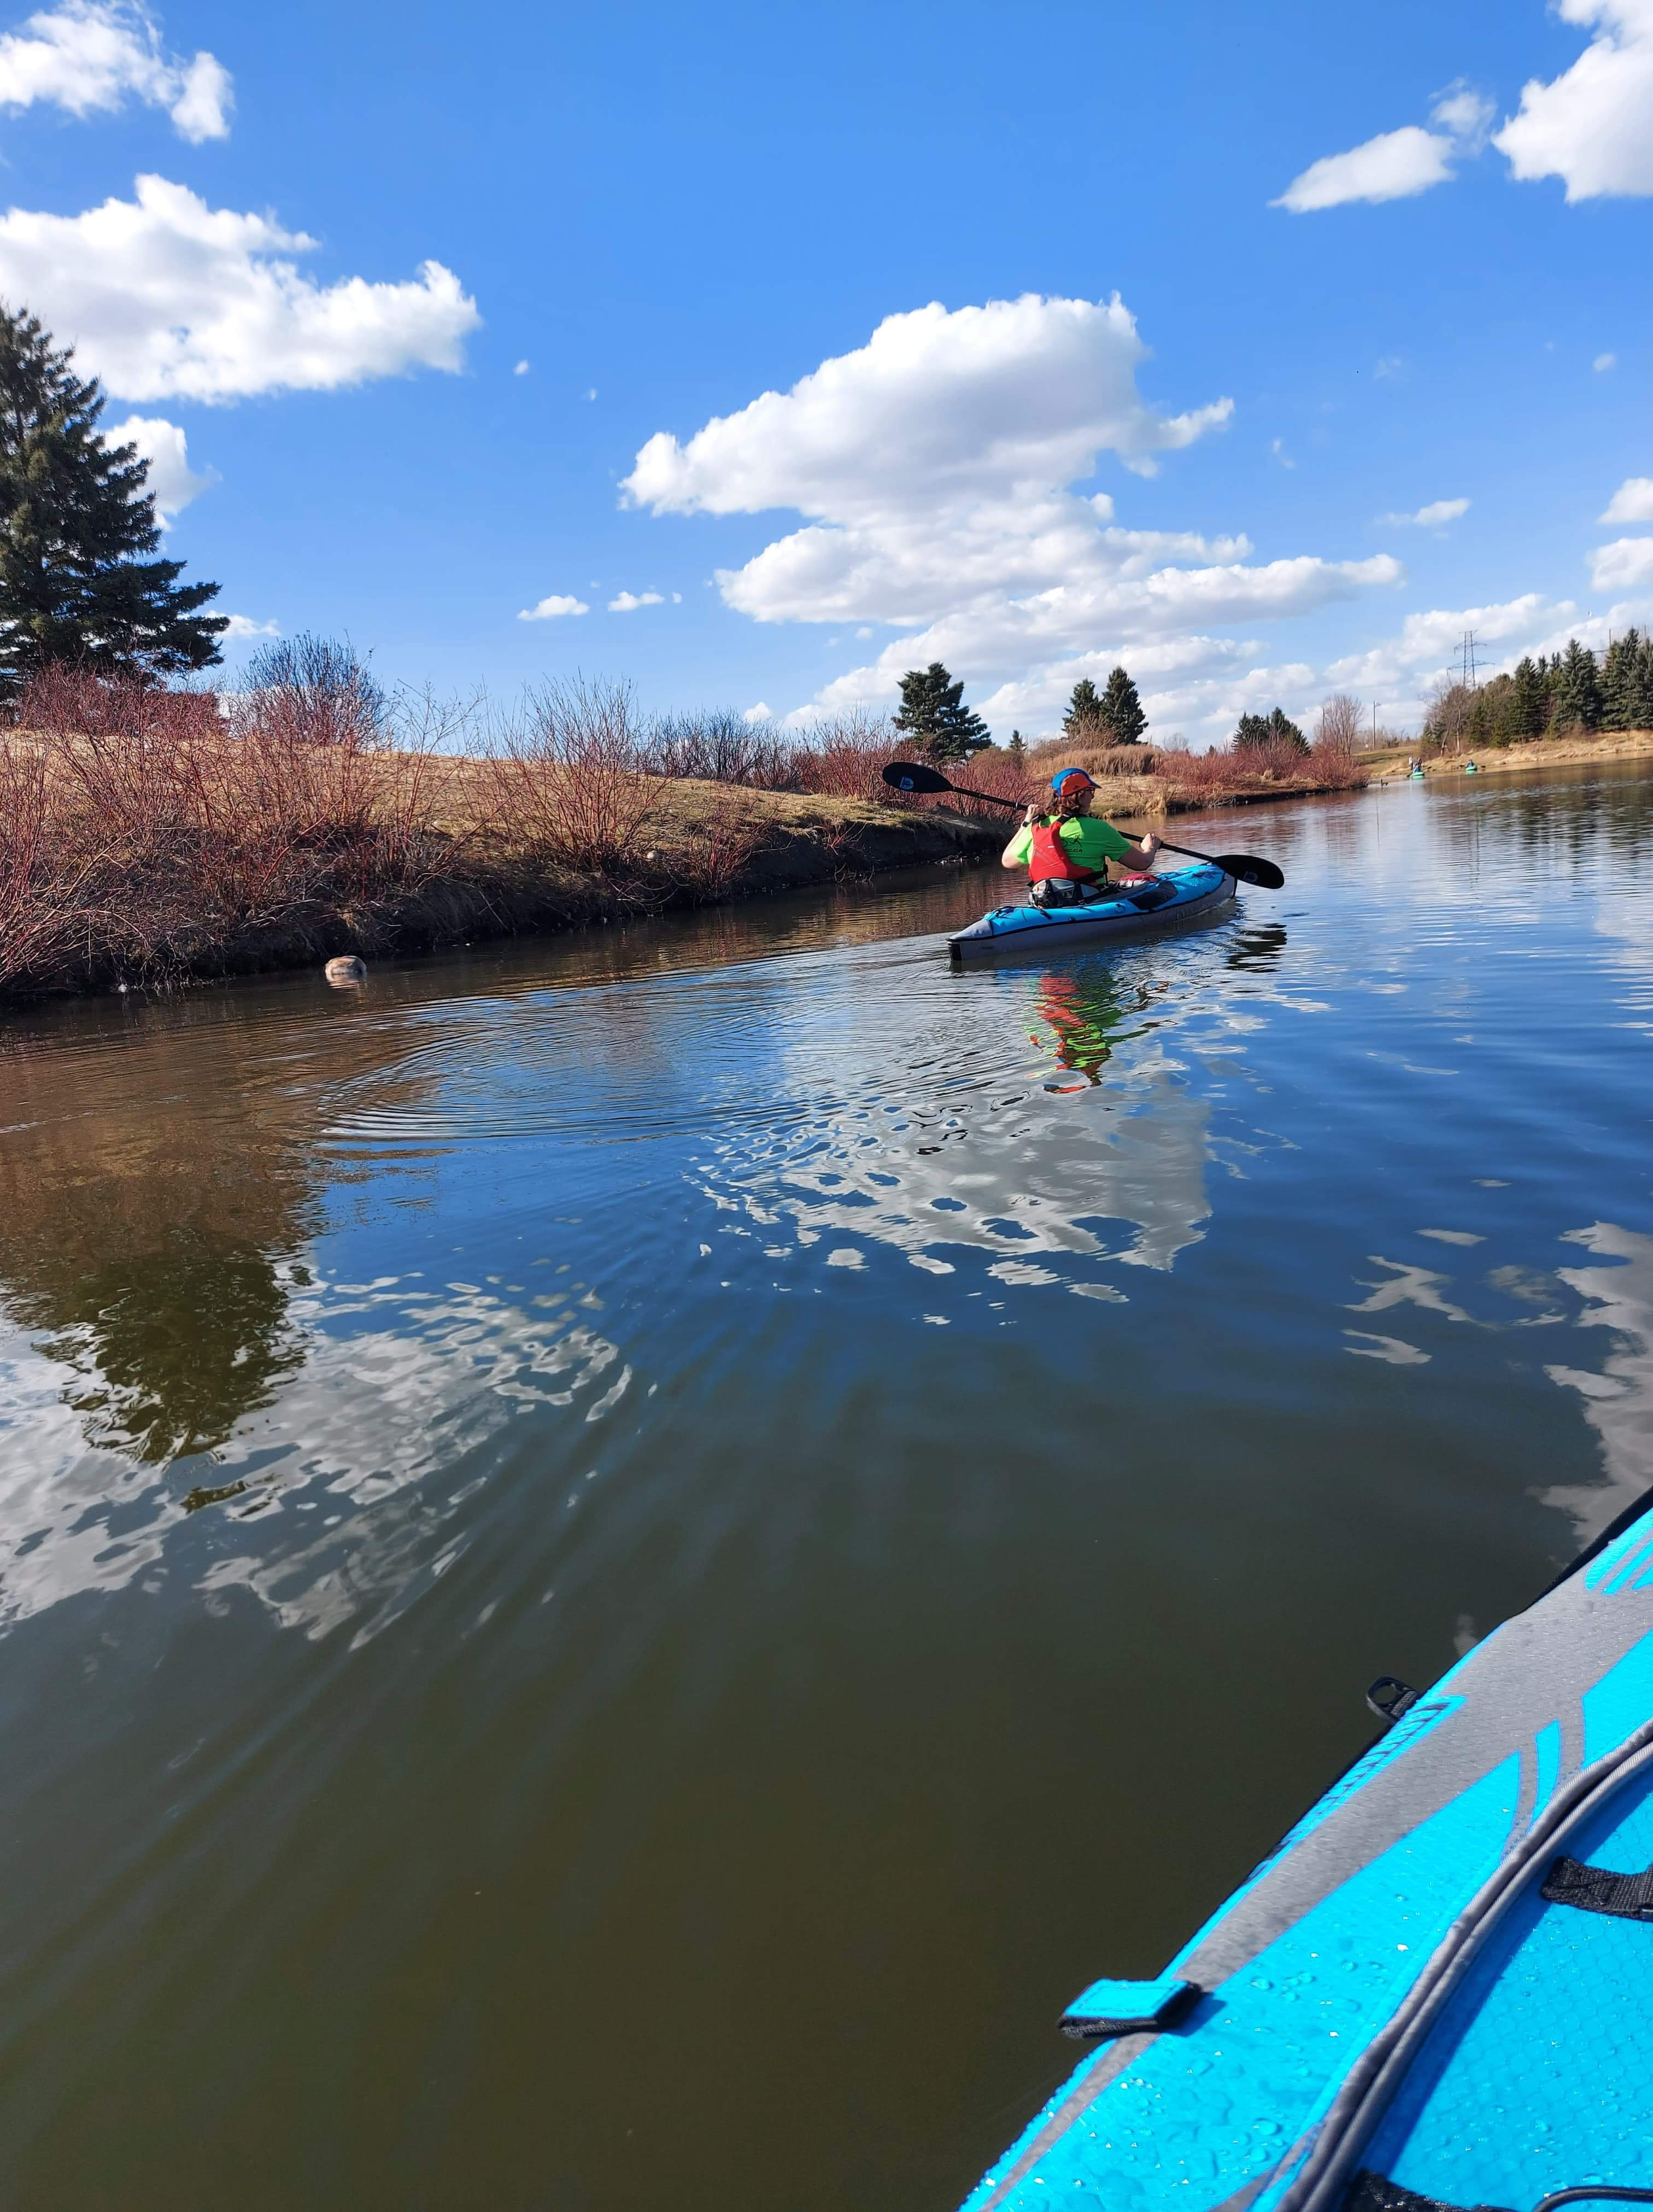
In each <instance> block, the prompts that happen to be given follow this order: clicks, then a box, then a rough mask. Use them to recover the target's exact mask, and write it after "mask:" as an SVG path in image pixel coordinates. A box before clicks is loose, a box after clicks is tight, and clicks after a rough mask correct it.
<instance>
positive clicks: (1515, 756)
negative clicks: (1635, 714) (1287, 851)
mask: <svg viewBox="0 0 1653 2212" xmlns="http://www.w3.org/2000/svg"><path fill="white" fill-rule="evenodd" d="M1415 750H1417V748H1416V747H1415V746H1414V747H1413V751H1415ZM1472 760H1473V761H1474V763H1475V772H1476V773H1477V774H1478V775H1518V774H1521V773H1522V772H1523V771H1524V770H1526V769H1534V768H1583V767H1585V766H1587V765H1588V764H1589V763H1590V762H1592V761H1614V760H1653V730H1599V731H1589V730H1576V731H1574V732H1571V734H1569V735H1568V736H1566V737H1562V738H1521V739H1519V740H1517V741H1516V743H1515V744H1508V745H1487V746H1481V747H1480V748H1478V749H1477V750H1475V751H1474V752H1469V753H1431V754H1427V755H1425V759H1424V773H1425V776H1442V775H1466V774H1467V773H1468V765H1467V764H1468V762H1470V761H1472ZM1406 776H1407V748H1406V747H1405V746H1404V745H1400V746H1395V747H1394V748H1392V749H1390V750H1386V751H1385V752H1384V753H1383V754H1381V755H1374V756H1373V757H1372V760H1371V780H1372V781H1373V782H1374V783H1402V782H1404V781H1406Z"/></svg>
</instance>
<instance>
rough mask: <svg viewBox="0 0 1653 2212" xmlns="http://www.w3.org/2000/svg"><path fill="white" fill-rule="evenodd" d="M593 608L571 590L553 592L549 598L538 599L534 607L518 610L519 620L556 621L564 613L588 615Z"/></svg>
mask: <svg viewBox="0 0 1653 2212" xmlns="http://www.w3.org/2000/svg"><path fill="white" fill-rule="evenodd" d="M590 612H591V609H590V608H589V607H588V606H587V605H586V602H585V601H584V599H575V598H574V596H573V594H572V593H571V592H552V593H551V594H550V598H549V599H540V600H538V602H537V603H536V604H535V605H533V606H532V607H522V608H520V609H519V610H518V613H517V620H518V621H519V622H556V620H557V619H558V618H559V617H561V616H562V615H588V614H589V613H590Z"/></svg>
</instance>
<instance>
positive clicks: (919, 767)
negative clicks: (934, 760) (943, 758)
mask: <svg viewBox="0 0 1653 2212" xmlns="http://www.w3.org/2000/svg"><path fill="white" fill-rule="evenodd" d="M883 774H884V781H885V782H886V783H887V784H888V785H889V787H890V789H891V791H951V789H952V786H951V784H950V783H949V782H948V781H947V779H946V777H945V775H941V774H940V773H939V771H938V770H937V769H933V768H926V767H925V765H924V763H923V762H922V761H891V762H890V765H889V767H888V768H886V769H884V771H883Z"/></svg>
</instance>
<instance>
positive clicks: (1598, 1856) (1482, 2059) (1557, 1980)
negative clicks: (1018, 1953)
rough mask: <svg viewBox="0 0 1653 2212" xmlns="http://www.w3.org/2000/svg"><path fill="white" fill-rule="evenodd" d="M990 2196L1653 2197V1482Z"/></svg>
mask: <svg viewBox="0 0 1653 2212" xmlns="http://www.w3.org/2000/svg"><path fill="white" fill-rule="evenodd" d="M1370 1695H1371V1696H1372V1698H1373V1699H1375V1700H1376V1707H1375V1709H1376V1708H1383V1709H1385V1710H1387V1711H1391V1712H1393V1713H1395V1715H1396V1716H1397V1717H1396V1718H1395V1722H1394V1724H1393V1725H1392V1726H1391V1727H1390V1728H1389V1732H1388V1734H1387V1735H1384V1736H1383V1737H1382V1738H1381V1739H1380V1741H1378V1742H1377V1743H1376V1744H1375V1745H1374V1746H1373V1747H1372V1748H1371V1749H1370V1751H1369V1752H1368V1753H1366V1754H1365V1756H1364V1758H1363V1759H1360V1760H1358V1762H1357V1764H1356V1765H1354V1766H1352V1768H1351V1769H1350V1770H1349V1771H1348V1772H1347V1773H1346V1775H1345V1776H1344V1777H1343V1778H1342V1779H1341V1780H1340V1781H1339V1782H1338V1783H1336V1784H1334V1786H1333V1788H1332V1789H1331V1790H1328V1792H1327V1794H1326V1796H1324V1797H1322V1799H1321V1801H1320V1802H1319V1803H1318V1804H1317V1805H1316V1806H1315V1807H1314V1808H1313V1809H1312V1810H1311V1811H1310V1813H1308V1814H1305V1816H1304V1819H1303V1820H1300V1821H1299V1822H1298V1823H1297V1826H1296V1827H1295V1828H1293V1829H1292V1831H1291V1833H1290V1834H1289V1835H1288V1836H1287V1837H1286V1838H1285V1841H1284V1842H1283V1843H1282V1844H1280V1845H1279V1848H1278V1850H1276V1851H1275V1852H1274V1853H1273V1856H1272V1857H1269V1858H1267V1859H1266V1860H1265V1861H1264V1862H1263V1863H1262V1865H1261V1866H1260V1867H1259V1868H1258V1869H1256V1870H1255V1873H1254V1874H1253V1875H1251V1876H1250V1877H1249V1880H1248V1881H1245V1882H1244V1883H1243V1885H1242V1886H1241V1887H1240V1888H1239V1889H1238V1890H1237V1891H1236V1892H1235V1893H1234V1895H1233V1896H1232V1897H1231V1899H1229V1901H1228V1902H1227V1904H1226V1905H1224V1906H1223V1907H1222V1909H1221V1910H1220V1911H1218V1913H1217V1914H1216V1915H1215V1916H1214V1917H1213V1918H1212V1919H1211V1920H1210V1921H1209V1922H1208V1923H1206V1926H1205V1927H1204V1928H1203V1929H1200V1933H1199V1934H1198V1935H1197V1936H1195V1937H1194V1941H1193V1942H1191V1943H1189V1944H1188V1947H1187V1948H1186V1949H1184V1950H1183V1951H1182V1953H1181V1954H1179V1955H1178V1956H1177V1957H1176V1958H1175V1959H1174V1960H1172V1961H1171V1962H1170V1966H1167V1967H1166V1969H1165V1972H1164V1974H1163V1975H1162V1976H1161V1977H1160V1978H1159V1979H1158V1980H1157V1981H1152V1982H1108V1981H1103V1982H1097V1983H1094V1984H1092V1985H1091V1987H1090V1988H1088V1989H1086V1990H1084V1991H1082V1992H1081V1994H1080V1995H1079V1996H1077V1997H1076V1998H1075V1999H1074V2000H1073V2003H1072V2004H1071V2005H1070V2006H1069V2007H1068V2009H1067V2013H1066V2015H1064V2017H1063V2021H1062V2026H1063V2027H1064V2029H1065V2030H1066V2032H1067V2033H1069V2034H1070V2035H1073V2036H1076V2037H1080V2038H1085V2039H1092V2040H1094V2041H1095V2043H1096V2044H1097V2049H1096V2051H1094V2053H1093V2055H1091V2057H1088V2058H1087V2059H1086V2060H1085V2063H1083V2064H1082V2065H1081V2066H1080V2067H1079V2070H1078V2071H1077V2073H1075V2074H1074V2075H1073V2078H1072V2079H1071V2081H1069V2082H1068V2084H1067V2087H1065V2088H1064V2089H1062V2090H1061V2091H1060V2093H1058V2094H1057V2096H1056V2097H1054V2099H1053V2100H1052V2101H1051V2102H1050V2104H1049V2105H1048V2106H1046V2108H1045V2110H1044V2111H1043V2112H1042V2113H1041V2114H1040V2115H1039V2116H1038V2118H1036V2120H1035V2121H1034V2123H1033V2124H1032V2125H1031V2126H1030V2128H1029V2129H1028V2130H1027V2132H1026V2133H1025V2134H1024V2136H1023V2137H1022V2139H1021V2141H1020V2142H1018V2143H1017V2144H1016V2145H1015V2147H1014V2148H1012V2150H1011V2151H1010V2152H1009V2154H1007V2155H1006V2157H1005V2158H1004V2159H1002V2160H1000V2163H999V2164H998V2165H997V2166H995V2167H994V2169H993V2171H992V2172H990V2173H989V2174H988V2177H987V2179H986V2180H985V2181H983V2183H982V2184H981V2187H980V2188H979V2189H978V2190H977V2191H975V2194H974V2195H973V2196H972V2197H971V2198H970V2200H969V2212H988V2207H992V2208H994V2212H1000V2208H1011V2207H1014V2208H1016V2212H1031V2208H1032V2207H1035V2206H1038V2207H1042V2208H1049V2207H1052V2206H1054V2205H1056V2204H1059V2203H1060V2204H1081V2205H1091V2206H1101V2205H1105V2206H1108V2207H1109V2208H1110V2212H1158V2208H1160V2207H1162V2206H1163V2207H1165V2208H1168V2212H1169V2208H1172V2207H1175V2208H1177V2212H1218V2208H1222V2212H1452V2208H1468V2207H1475V2208H1480V2212H1485V2208H1489V2207H1504V2208H1508V2212H1536V2208H1538V2207H1540V2206H1546V2207H1551V2208H1553V2207H1554V2206H1555V2205H1556V2204H1557V2203H1558V2200H1559V2193H1560V2192H1563V2191H1565V2192H1569V2195H1568V2198H1567V2201H1570V2202H1571V2201H1577V2202H1578V2203H1581V2204H1582V2203H1584V2202H1585V2200H1587V2199H1589V2200H1593V2201H1597V2202H1599V2200H1600V2199H1601V2197H1608V2198H1619V2199H1625V2198H1640V2199H1643V2200H1650V2199H1653V1499H1650V1498H1644V1499H1643V1500H1641V1501H1640V1503H1639V1504H1638V1505H1637V1506H1636V1507H1635V1508H1633V1509H1632V1512H1631V1514H1630V1515H1628V1516H1625V1519H1624V1521H1623V1522H1621V1523H1620V1524H1618V1526H1617V1528H1616V1529H1615V1530H1614V1531H1609V1533H1608V1535H1607V1537H1606V1538H1604V1539H1603V1540H1601V1542H1600V1543H1598V1545H1597V1546H1595V1547H1593V1549H1592V1550H1591V1551H1590V1552H1589V1553H1585V1555H1584V1557H1583V1559H1582V1560H1580V1561H1579V1562H1578V1563H1577V1565H1575V1566H1574V1567H1573V1568H1572V1569H1571V1570H1570V1571H1569V1572H1568V1573H1567V1574H1566V1575H1565V1577H1563V1579H1562V1580H1561V1581H1560V1582H1559V1583H1557V1584H1556V1585H1555V1586H1554V1588H1553V1589H1551V1590H1550V1591H1549V1592H1548V1593H1547V1595H1544V1596H1543V1597H1541V1598H1540V1599H1539V1601H1537V1603H1536V1604H1534V1606H1532V1607H1529V1609H1528V1611H1527V1612H1525V1613H1518V1614H1516V1617H1515V1618H1514V1619H1513V1620H1508V1621H1506V1622H1505V1623H1504V1626H1503V1627H1501V1628H1499V1629H1498V1630H1497V1631H1495V1632H1494V1633H1493V1634H1492V1636H1490V1637H1488V1638H1486V1641H1485V1642H1484V1643H1482V1644H1478V1645H1477V1646H1476V1648H1475V1649H1474V1650H1473V1651H1471V1652H1470V1653H1469V1655H1468V1657H1467V1658H1465V1659H1462V1660H1461V1661H1460V1662H1459V1663H1458V1664H1457V1665H1456V1666H1455V1667H1454V1668H1452V1670H1451V1671H1450V1673H1449V1674H1445V1675H1443V1677H1442V1678H1441V1680H1439V1681H1438V1682H1437V1684H1436V1685H1435V1686H1434V1688H1433V1689H1432V1690H1431V1691H1429V1692H1426V1693H1425V1695H1424V1696H1422V1697H1420V1698H1416V1699H1415V1700H1414V1699H1413V1692H1410V1691H1407V1689H1406V1688H1405V1686H1404V1685H1401V1684H1399V1683H1389V1682H1387V1681H1386V1683H1385V1684H1382V1685H1380V1684H1374V1685H1373V1687H1372V1692H1370Z"/></svg>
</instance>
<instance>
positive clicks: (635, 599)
mask: <svg viewBox="0 0 1653 2212" xmlns="http://www.w3.org/2000/svg"><path fill="white" fill-rule="evenodd" d="M664 605H665V600H664V599H662V598H661V596H660V594H659V592H617V593H616V594H615V596H614V598H613V599H611V600H610V601H609V612H610V613H611V615H629V614H635V612H636V611H637V609H638V608H639V607H663V606H664Z"/></svg>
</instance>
